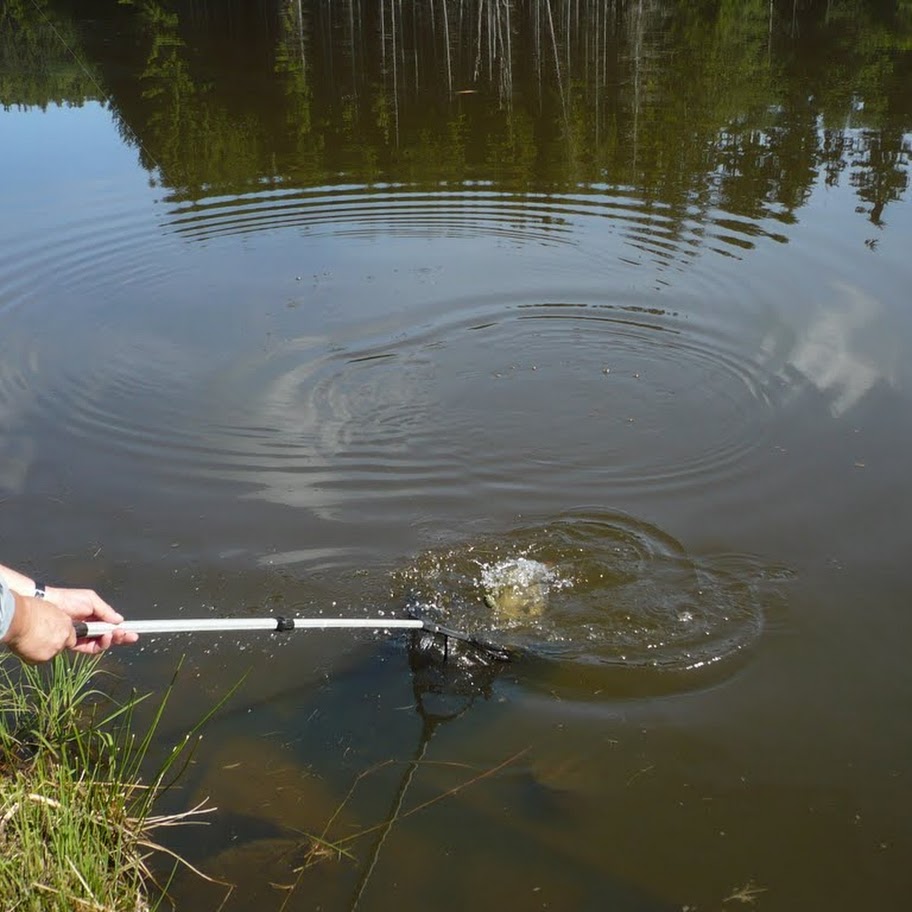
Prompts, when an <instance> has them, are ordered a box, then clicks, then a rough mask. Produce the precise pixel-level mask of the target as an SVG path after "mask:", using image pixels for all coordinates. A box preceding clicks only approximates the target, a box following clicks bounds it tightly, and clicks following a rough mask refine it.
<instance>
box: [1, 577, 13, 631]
mask: <svg viewBox="0 0 912 912" xmlns="http://www.w3.org/2000/svg"><path fill="white" fill-rule="evenodd" d="M15 613H16V599H15V598H14V596H13V593H12V590H11V589H10V588H9V586H7V585H6V583H4V582H3V580H2V579H0V640H2V639H3V637H5V636H6V632H7V631H8V630H9V626H10V623H11V622H12V620H13V615H14V614H15Z"/></svg>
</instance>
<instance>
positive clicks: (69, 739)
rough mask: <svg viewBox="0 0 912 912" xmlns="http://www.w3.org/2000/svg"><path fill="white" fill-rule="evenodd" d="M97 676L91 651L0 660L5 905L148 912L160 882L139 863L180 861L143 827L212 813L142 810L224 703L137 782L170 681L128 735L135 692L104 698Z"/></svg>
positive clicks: (0, 889)
mask: <svg viewBox="0 0 912 912" xmlns="http://www.w3.org/2000/svg"><path fill="white" fill-rule="evenodd" d="M14 666H15V667H14ZM100 674H101V669H100V668H99V657H86V656H77V655H62V656H58V657H57V658H56V659H54V660H53V661H52V662H50V663H48V664H47V665H46V666H41V667H37V666H36V667H30V666H26V665H20V664H19V663H18V662H13V661H11V660H10V659H8V658H6V657H4V658H0V897H2V900H3V907H4V908H9V909H17V910H34V912H39V910H40V912H56V910H60V912H63V910H67V912H70V910H74V909H96V910H106V912H117V910H124V912H126V910H129V912H146V910H150V909H152V908H155V907H156V906H157V904H158V903H157V901H156V897H157V896H161V895H162V893H163V890H162V888H161V887H160V886H159V885H157V884H156V882H155V879H154V877H153V874H152V871H151V869H150V867H149V863H150V859H151V857H152V856H154V855H156V854H160V853H164V854H165V855H167V856H170V860H171V862H173V864H174V865H175V866H176V865H177V864H179V863H184V864H187V863H186V862H183V861H182V859H180V858H178V857H177V856H176V855H174V854H173V853H172V852H170V851H169V850H168V849H166V848H164V847H163V846H161V845H159V844H157V843H156V842H155V841H154V840H153V833H154V831H155V830H157V829H159V828H161V827H163V826H168V825H173V824H176V823H182V822H188V821H190V820H192V819H196V818H197V817H198V816H199V815H200V814H204V813H207V812H208V811H210V810H214V809H213V808H205V807H203V806H202V805H199V806H197V807H194V808H191V809H190V810H188V811H185V812H183V813H180V814H175V815H168V816H153V814H152V809H153V805H154V803H155V801H156V800H157V799H158V798H159V797H160V796H161V794H162V793H163V791H165V790H166V789H167V788H168V787H170V785H172V784H173V782H174V780H175V779H176V778H177V777H178V776H179V775H180V772H181V771H182V770H183V769H184V768H185V767H186V764H187V763H188V762H189V760H190V757H191V755H192V749H193V746H194V745H195V744H196V741H197V739H196V738H195V737H194V736H195V735H196V733H197V731H198V729H199V727H200V726H201V725H202V724H204V722H205V721H206V720H207V719H208V718H209V717H210V716H211V715H212V713H213V712H215V710H216V709H217V708H218V706H221V705H222V703H224V700H222V701H221V702H220V703H219V704H218V706H216V707H215V708H214V709H213V710H212V711H211V712H210V713H208V714H207V715H206V717H205V718H204V719H202V720H201V721H200V722H199V723H197V725H196V726H195V727H194V728H193V729H192V730H191V731H190V732H189V733H188V734H187V735H186V736H185V737H183V738H182V739H181V740H180V742H179V743H178V744H176V745H175V746H174V747H173V748H172V749H171V750H170V752H168V754H167V755H166V757H165V759H164V760H163V761H162V762H161V763H160V764H159V765H158V767H157V769H156V770H155V772H154V773H153V774H152V775H151V776H149V777H145V778H144V776H143V770H144V768H145V767H146V766H147V755H148V754H149V750H150V747H151V744H152V741H153V737H154V735H155V733H156V731H157V729H158V725H159V722H160V721H161V718H162V715H163V712H164V709H165V706H166V704H167V702H168V698H169V696H170V694H171V692H172V690H173V687H174V680H173V679H172V682H171V684H170V686H169V687H168V689H167V690H166V692H165V694H164V696H163V697H162V699H161V700H160V702H159V704H158V705H157V707H156V708H155V710H154V711H153V713H152V719H151V722H150V723H148V725H147V727H146V729H145V732H144V734H143V735H142V736H141V737H139V736H137V734H136V732H135V726H134V710H135V709H136V707H137V706H138V705H139V703H140V702H142V700H143V699H144V697H142V696H138V695H136V694H135V693H134V694H131V695H130V696H129V697H128V698H127V699H126V700H124V701H122V702H120V703H117V702H115V701H114V700H112V699H111V698H110V697H109V696H108V695H107V694H106V693H104V692H103V691H101V690H100V689H99V688H98V687H97V685H96V682H97V679H98V677H99V676H100ZM175 678H176V674H175ZM232 692H233V690H232ZM228 696H230V693H229V694H228V695H227V696H226V697H225V699H227V698H228ZM188 867H190V866H189V865H188ZM193 870H195V869H193ZM197 873H199V872H197ZM200 876H204V875H200ZM207 879H208V878H207Z"/></svg>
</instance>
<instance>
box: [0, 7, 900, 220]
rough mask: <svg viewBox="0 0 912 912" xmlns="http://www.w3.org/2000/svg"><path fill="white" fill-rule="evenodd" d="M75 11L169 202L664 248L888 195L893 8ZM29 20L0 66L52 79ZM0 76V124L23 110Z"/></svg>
mask: <svg viewBox="0 0 912 912" xmlns="http://www.w3.org/2000/svg"><path fill="white" fill-rule="evenodd" d="M41 2H43V3H46V2H48V0H41ZM85 3H86V5H87V6H88V7H91V11H92V12H93V14H94V15H96V16H102V15H103V16H108V17H110V16H117V17H119V18H118V30H119V32H120V33H121V34H123V35H125V36H126V39H125V41H124V42H122V45H121V46H120V47H118V48H117V49H115V50H112V49H111V48H110V47H109V46H107V45H104V44H102V43H101V42H100V41H97V40H96V41H95V42H94V43H93V41H92V36H91V35H90V34H86V35H85V41H84V46H85V48H86V52H87V53H88V54H90V55H91V56H92V57H93V59H94V60H95V66H96V69H97V71H98V72H99V73H100V74H101V75H102V76H103V77H104V81H103V84H104V86H105V90H106V92H108V93H109V95H110V97H111V99H112V101H113V104H114V107H115V109H116V110H117V112H118V114H119V116H120V117H121V120H122V123H123V124H124V125H125V127H124V133H125V136H126V137H127V138H128V139H130V141H134V142H137V143H138V144H139V145H140V146H141V156H142V160H143V162H144V164H145V165H146V166H147V167H150V168H152V167H154V166H155V165H157V166H158V167H159V170H160V172H161V175H160V176H161V179H162V181H163V182H164V183H165V184H166V185H167V186H169V187H171V188H172V189H173V190H174V191H175V192H176V193H178V194H179V195H181V196H190V197H195V196H200V195H203V194H205V193H208V192H211V190H212V189H214V188H218V189H219V190H220V191H232V190H235V191H237V190H241V189H247V188H249V187H251V186H257V185H259V184H261V182H262V181H263V180H264V179H266V180H273V179H282V180H285V181H290V182H293V183H298V184H303V185H309V184H320V183H326V182H330V181H333V180H335V179H336V178H337V175H339V174H340V173H344V174H347V175H349V176H351V178H352V179H354V180H358V181H373V180H380V179H383V180H393V181H412V182H415V181H417V182H432V183H435V184H436V183H438V182H440V181H441V180H447V181H462V180H466V179H472V178H475V177H483V178H484V179H487V180H495V181H497V182H499V183H500V184H502V185H503V186H505V187H506V188H508V189H522V188H526V187H530V186H535V187H538V188H540V189H550V188H554V189H559V188H567V187H575V186H577V185H578V184H579V183H581V182H583V183H585V182H599V183H605V182H607V183H611V184H614V185H618V186H626V187H631V188H634V189H635V190H636V192H637V193H638V195H639V197H640V198H641V199H642V200H643V201H644V202H646V203H649V202H650V201H656V202H660V203H662V204H663V205H664V206H666V207H669V208H670V210H671V212H672V213H675V212H678V213H681V215H680V216H679V222H680V223H681V224H683V220H684V215H683V213H685V212H688V211H689V212H691V213H693V209H694V207H696V209H697V210H698V211H703V212H709V211H710V210H722V211H724V212H726V213H730V214H732V215H734V216H736V217H740V218H742V219H743V220H745V221H747V220H750V221H752V222H756V221H758V220H760V219H769V218H774V219H780V220H783V221H788V220H791V219H793V218H794V217H795V212H796V210H797V209H799V208H800V207H801V206H802V205H803V204H804V202H805V201H806V199H807V197H808V194H809V193H810V191H811V189H812V187H813V186H814V183H815V182H816V181H817V180H818V179H822V180H825V181H826V182H827V183H828V184H830V185H833V184H838V183H840V182H841V181H844V180H848V181H849V183H850V186H852V187H853V188H855V190H856V192H857V193H858V195H859V197H860V199H861V200H862V201H863V203H864V210H865V211H866V212H867V213H868V214H869V216H870V218H871V219H872V220H873V221H874V222H875V223H879V222H880V221H881V220H882V218H883V212H884V209H885V207H887V206H888V205H889V203H891V202H893V201H895V200H897V199H899V198H900V197H901V196H902V195H903V194H904V193H905V192H906V188H907V184H908V167H909V148H908V145H909V139H908V133H909V130H910V122H912V110H910V93H909V88H908V86H909V85H910V84H912V79H910V77H912V56H910V53H909V50H910V48H912V37H910V36H912V11H910V4H909V2H908V0H904V2H903V3H900V4H895V3H891V4H887V3H885V2H863V0H797V2H796V0H711V2H708V3H701V4H680V3H674V2H671V0H376V2H367V0H338V2H334V3H331V4H329V3H323V2H318V0H273V2H272V3H269V4H256V5H251V4H244V3H242V2H241V0H225V2H224V3H219V4H199V3H192V2H189V0H127V4H128V5H126V6H124V4H122V3H121V4H119V5H117V6H114V5H113V4H112V2H111V0H107V2H103V0H85ZM31 4H32V0H8V2H7V4H6V6H5V7H4V12H2V13H0V15H2V16H5V17H6V18H5V19H4V20H3V21H5V22H13V23H14V25H15V29H14V30H12V31H11V30H10V29H4V30H3V32H2V34H3V39H2V41H0V49H2V53H4V54H5V55H7V57H9V56H10V55H12V56H13V57H15V55H21V54H24V53H26V51H27V49H36V48H39V49H43V50H41V51H40V53H39V52H37V51H36V52H35V53H36V54H37V56H38V57H39V58H40V54H41V53H43V54H44V55H45V56H44V58H41V59H44V60H46V61H50V60H52V59H58V60H60V59H64V57H65V55H66V51H65V50H63V48H62V47H57V46H55V48H54V50H53V52H52V51H51V42H50V40H49V36H48V34H46V33H45V34H42V33H41V32H40V29H39V28H38V26H40V19H39V18H38V13H37V12H36V9H35V7H33V6H32V7H31V13H30V12H29V9H30V5H31ZM253 7H256V10H255V11H254V10H253ZM58 18H59V16H58ZM63 19H64V25H62V26H60V30H61V32H62V33H64V34H66V35H69V36H71V38H72V40H73V42H74V46H75V43H76V42H75V28H74V26H73V25H72V24H71V25H70V26H68V27H67V26H66V25H65V22H66V21H67V20H66V17H63ZM69 21H71V22H72V20H69ZM67 28H68V29H69V31H67ZM10 34H15V36H16V37H17V38H18V39H19V40H18V43H16V42H13V41H11V40H10V39H9V35H10ZM28 52H29V53H31V50H29V51H28ZM53 54H56V55H57V57H56V58H54V57H53V56H52V55H53ZM226 61H230V63H228V64H226ZM74 66H75V65H74ZM3 72H4V73H6V74H7V75H6V76H5V77H4V82H3V83H0V85H2V86H3V96H2V97H3V98H4V100H6V99H9V101H8V102H7V103H12V102H13V101H15V100H17V99H19V100H28V99H33V100H35V99H40V98H41V97H42V94H41V92H37V91H36V90H35V87H34V86H32V87H30V86H29V84H28V80H27V78H26V77H24V76H23V77H16V76H13V77H12V80H13V82H12V83H11V82H10V81H9V80H10V78H11V77H9V75H8V72H9V68H5V69H4V71H3ZM16 79H18V83H17V82H16ZM99 81H100V82H101V80H99ZM61 85H66V83H65V82H63V83H61ZM71 88H72V95H71V96H70V98H71V99H72V100H75V101H78V100H80V99H82V98H84V97H86V96H87V95H91V93H92V88H91V87H90V86H84V85H80V84H79V83H76V82H74V83H72V84H71ZM44 97H50V95H48V93H47V91H45V92H44ZM126 125H129V128H130V129H128V128H127V126H126ZM133 131H135V136H134V133H133ZM135 137H139V139H138V140H137V139H136V138H135Z"/></svg>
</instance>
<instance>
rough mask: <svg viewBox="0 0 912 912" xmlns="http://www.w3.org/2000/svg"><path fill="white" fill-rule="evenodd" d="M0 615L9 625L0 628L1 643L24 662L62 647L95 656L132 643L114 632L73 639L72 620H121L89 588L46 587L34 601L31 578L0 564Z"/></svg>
mask: <svg viewBox="0 0 912 912" xmlns="http://www.w3.org/2000/svg"><path fill="white" fill-rule="evenodd" d="M0 581H5V584H6V585H5V586H4V587H3V588H4V589H5V590H6V592H5V594H4V596H3V597H4V609H5V610H4V611H3V612H2V614H0V616H2V617H3V618H5V619H6V623H7V624H8V626H7V629H6V630H5V631H4V630H3V629H2V626H0V642H3V643H5V644H6V645H7V646H8V647H9V648H10V649H11V650H12V651H13V652H15V653H16V654H17V655H18V656H19V657H20V658H21V659H22V660H23V661H25V662H43V661H46V660H47V659H50V658H52V657H53V656H55V655H56V654H57V653H58V652H60V651H62V650H63V649H72V650H73V651H74V652H85V653H90V654H94V653H98V652H102V651H103V650H105V649H107V648H108V647H109V646H112V645H120V644H126V643H135V642H136V640H137V639H138V637H137V635H136V634H135V633H133V632H131V631H126V630H115V631H113V632H112V633H106V634H104V635H103V636H100V637H84V638H81V639H77V638H76V635H75V632H74V630H73V622H74V621H107V622H108V623H111V624H119V623H120V622H121V621H122V620H123V617H122V616H121V615H120V614H119V613H118V612H117V611H115V610H114V609H113V608H112V607H111V606H110V605H109V604H108V603H107V602H106V601H104V599H102V598H101V597H100V596H99V595H98V594H97V593H95V592H94V591H92V590H91V589H65V588H61V587H57V586H47V587H45V589H44V590H43V591H44V597H43V598H41V597H36V595H35V593H36V590H37V587H36V585H35V582H34V580H32V579H30V578H29V577H27V576H24V575H23V574H21V573H19V572H17V571H15V570H12V569H11V568H9V567H5V566H3V565H2V564H0ZM2 623H3V622H2V621H0V625H2Z"/></svg>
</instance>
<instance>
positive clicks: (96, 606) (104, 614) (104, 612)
mask: <svg viewBox="0 0 912 912" xmlns="http://www.w3.org/2000/svg"><path fill="white" fill-rule="evenodd" d="M88 596H89V601H90V603H91V606H92V611H93V612H94V614H95V617H96V618H98V620H99V621H107V622H108V623H109V624H119V623H120V622H121V621H122V620H123V615H122V614H121V613H120V612H119V611H115V610H114V609H113V608H112V607H111V606H110V605H109V604H108V603H107V602H106V601H105V600H104V599H103V598H102V597H101V596H100V595H98V593H96V592H92V591H89V593H88Z"/></svg>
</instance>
